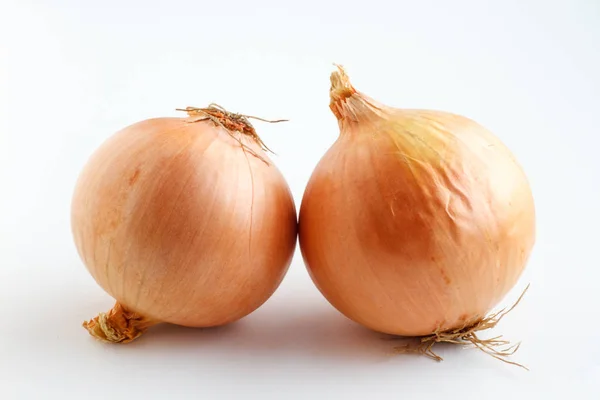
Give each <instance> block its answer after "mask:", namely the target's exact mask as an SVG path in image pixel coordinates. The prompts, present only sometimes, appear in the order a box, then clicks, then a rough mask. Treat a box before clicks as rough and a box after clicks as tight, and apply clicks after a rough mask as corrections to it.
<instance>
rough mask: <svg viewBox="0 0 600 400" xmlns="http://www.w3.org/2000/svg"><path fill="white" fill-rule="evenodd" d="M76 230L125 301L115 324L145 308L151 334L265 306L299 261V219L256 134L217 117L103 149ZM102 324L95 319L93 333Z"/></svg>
mask: <svg viewBox="0 0 600 400" xmlns="http://www.w3.org/2000/svg"><path fill="white" fill-rule="evenodd" d="M238 140H240V141H241V142H242V143H243V144H244V146H245V147H246V150H244V149H243V148H242V147H241V145H240V143H239V142H238ZM251 153H254V154H251ZM72 231H73V235H74V238H75V243H76V246H77V249H78V251H79V254H80V256H81V258H82V260H83V261H84V263H85V265H86V266H87V268H88V270H89V272H90V273H91V275H92V276H93V277H94V279H95V280H96V282H98V284H99V285H100V286H101V287H102V288H103V289H104V290H105V291H106V292H107V293H108V294H110V295H111V296H112V297H114V298H115V299H116V300H117V306H116V308H118V309H119V310H118V312H117V314H119V315H118V316H117V317H119V318H121V319H120V320H117V317H115V318H113V319H114V321H113V324H112V327H111V328H110V329H116V330H122V329H125V325H127V324H129V323H132V322H133V323H135V319H131V318H129V317H127V318H125V319H124V318H123V315H129V314H125V313H130V314H131V315H135V316H136V318H138V319H139V316H143V318H142V319H143V320H144V323H143V324H142V325H143V326H141V327H140V330H141V331H143V330H145V328H147V326H148V325H152V324H153V323H157V322H169V323H173V324H177V325H184V326H190V327H210V326H217V325H223V324H227V323H230V322H232V321H235V320H238V319H240V318H242V317H244V316H245V315H247V314H249V313H251V312H252V311H254V310H255V309H257V308H258V307H259V306H260V305H261V304H263V303H264V302H265V301H266V300H267V299H268V298H269V297H270V296H271V295H272V294H273V292H274V291H275V289H276V288H277V287H278V286H279V284H280V282H281V280H282V279H283V277H284V275H285V273H286V271H287V269H288V267H289V265H290V262H291V259H292V256H293V252H294V248H295V244H296V233H297V219H296V210H295V206H294V201H293V198H292V195H291V192H290V190H289V187H288V185H287V183H286V182H285V180H284V178H283V176H282V175H281V173H280V172H279V171H278V170H277V168H276V167H275V165H273V164H272V163H271V162H269V161H268V157H267V156H266V154H265V152H263V150H262V149H261V146H260V145H259V144H258V143H257V142H256V140H255V139H253V138H252V137H250V136H247V135H244V134H241V133H240V132H233V133H231V132H227V131H226V130H225V129H224V128H223V127H221V126H217V125H216V124H215V123H213V122H212V121H210V120H199V119H193V118H191V117H190V118H157V119H150V120H146V121H142V122H139V123H136V124H134V125H132V126H129V127H127V128H125V129H124V130H122V131H120V132H118V133H117V134H115V135H114V136H113V137H112V138H110V139H109V140H108V141H107V142H105V143H104V144H103V145H102V146H101V147H100V148H99V149H98V150H97V151H96V152H95V153H94V155H93V156H92V157H91V159H90V160H89V162H88V164H87V165H86V167H85V168H84V170H83V172H82V173H81V175H80V178H79V180H78V183H77V186H76V189H75V194H74V197H73V202H72ZM120 308H122V309H123V310H124V311H122V312H121V311H120ZM101 316H102V315H101ZM99 321H100V320H99V319H98V318H97V319H96V320H94V321H90V322H89V323H86V327H88V329H89V330H90V332H91V333H92V334H93V332H92V331H93V330H94V329H97V325H99V324H100V322H99ZM119 321H121V322H119ZM148 321H151V323H148ZM89 325H91V327H90V326H89ZM110 329H109V330H110ZM127 329H129V328H127ZM134 331H135V329H134ZM105 333H106V332H105ZM138 333H139V332H137V331H135V332H133V333H131V334H128V336H127V335H125V336H127V337H126V338H124V339H123V340H112V341H123V342H127V341H130V340H133V339H134V338H135V337H137V336H139V335H138ZM136 335H137V336H136ZM95 336H98V335H95ZM104 336H106V335H104ZM104 336H102V335H101V336H100V338H101V339H106V337H104ZM109 340H110V338H109Z"/></svg>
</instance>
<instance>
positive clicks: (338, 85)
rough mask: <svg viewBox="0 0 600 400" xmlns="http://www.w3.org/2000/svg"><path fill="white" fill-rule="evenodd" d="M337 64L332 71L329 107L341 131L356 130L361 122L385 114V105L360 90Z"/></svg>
mask: <svg viewBox="0 0 600 400" xmlns="http://www.w3.org/2000/svg"><path fill="white" fill-rule="evenodd" d="M336 66H337V68H338V69H337V71H333V72H332V73H331V89H330V90H329V97H330V102H329V108H330V109H331V111H332V112H333V114H334V115H335V117H336V118H337V119H338V123H339V125H340V129H341V132H342V133H343V132H344V131H345V130H346V129H348V128H349V129H351V130H352V131H356V129H353V128H356V127H357V126H358V125H360V124H364V123H371V122H374V121H376V120H378V119H380V118H381V117H383V116H384V113H385V111H384V108H385V107H384V106H383V105H380V104H378V103H377V102H376V101H375V100H373V99H371V98H369V97H367V96H365V95H364V94H362V93H360V92H358V91H357V90H356V89H355V88H354V86H352V83H351V82H350V78H349V77H348V74H346V71H345V70H344V68H343V67H342V66H340V65H336Z"/></svg>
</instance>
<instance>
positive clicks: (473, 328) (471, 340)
mask: <svg viewBox="0 0 600 400" xmlns="http://www.w3.org/2000/svg"><path fill="white" fill-rule="evenodd" d="M527 289H529V285H527V287H526V288H525V290H523V293H521V296H519V298H518V299H517V301H516V302H515V304H513V305H512V306H511V307H510V308H508V309H506V308H504V309H502V310H500V311H497V312H495V313H491V314H489V315H488V316H487V317H485V318H483V319H480V320H479V321H477V322H475V323H473V324H469V325H467V326H463V327H461V328H456V329H451V330H447V331H443V332H435V333H433V334H432V335H427V336H422V337H417V338H414V339H416V340H417V343H407V344H404V345H402V346H398V347H395V348H394V352H395V353H401V354H402V353H416V354H421V355H424V356H427V357H429V358H431V359H433V360H435V361H443V358H442V357H441V356H440V355H438V354H437V353H435V352H434V351H433V346H434V345H435V344H436V343H450V344H457V345H468V346H473V347H476V348H478V349H479V350H481V351H483V352H484V353H486V354H488V355H490V356H492V357H494V358H496V359H498V360H500V361H502V362H505V363H507V364H512V365H516V366H518V367H521V368H523V369H525V370H527V371H529V369H528V368H527V367H526V366H524V365H523V364H519V363H517V362H514V361H510V360H509V359H508V357H510V356H512V355H513V354H515V353H516V352H517V350H519V346H520V345H521V343H520V342H519V343H514V344H511V342H510V341H508V340H504V339H502V335H500V336H495V337H493V338H490V339H482V338H480V337H479V336H478V335H477V333H478V332H480V331H484V330H488V329H493V328H494V327H496V325H498V323H499V322H500V320H501V319H502V318H503V317H504V316H505V315H506V314H508V313H509V312H511V311H512V310H513V309H514V308H515V307H516V306H517V305H518V304H519V302H520V301H521V299H522V298H523V296H524V295H525V292H527Z"/></svg>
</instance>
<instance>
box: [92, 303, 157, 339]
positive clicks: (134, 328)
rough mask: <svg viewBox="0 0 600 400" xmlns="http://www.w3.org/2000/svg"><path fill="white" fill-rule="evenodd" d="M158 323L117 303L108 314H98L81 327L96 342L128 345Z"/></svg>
mask: <svg viewBox="0 0 600 400" xmlns="http://www.w3.org/2000/svg"><path fill="white" fill-rule="evenodd" d="M158 322H159V321H155V320H153V319H150V318H147V317H143V316H141V315H140V314H138V313H136V312H133V311H129V310H128V309H126V308H125V307H124V306H123V305H122V304H120V303H118V302H117V304H115V306H114V307H113V308H112V309H111V310H110V311H109V312H108V313H100V314H98V316H97V317H96V318H94V319H92V320H90V321H86V322H84V323H83V327H84V328H85V329H87V331H88V332H89V333H90V335H92V336H93V337H94V338H96V339H98V340H101V341H104V342H110V343H129V342H131V341H133V340H135V339H137V338H138V337H140V336H141V335H142V334H143V333H144V332H145V331H146V329H148V328H149V327H151V326H152V325H156V324H157V323H158Z"/></svg>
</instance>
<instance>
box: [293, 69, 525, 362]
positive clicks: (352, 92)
mask: <svg viewBox="0 0 600 400" xmlns="http://www.w3.org/2000/svg"><path fill="white" fill-rule="evenodd" d="M330 97H331V103H330V108H331V110H332V111H333V113H334V114H335V116H336V118H337V119H338V123H339V127H340V135H339V137H338V139H337V141H336V142H335V143H334V144H333V146H332V147H331V148H330V149H329V150H328V152H327V153H326V154H325V155H324V156H323V158H322V159H321V161H320V162H319V164H318V165H317V167H316V168H315V170H314V172H313V174H312V176H311V178H310V181H309V183H308V186H307V188H306V191H305V193H304V197H303V200H302V205H301V209H300V221H299V235H300V248H301V251H302V255H303V257H304V260H305V264H306V266H307V268H308V271H309V273H310V275H311V277H312V279H313V281H314V283H315V284H316V286H317V287H318V289H319V290H320V291H321V293H322V294H323V295H324V296H325V297H326V298H327V300H328V301H329V302H330V303H331V304H332V305H333V306H334V307H335V308H337V309H338V310H339V311H340V312H342V313H343V314H344V315H346V316H347V317H349V318H350V319H352V320H354V321H356V322H358V323H360V324H362V325H364V326H366V327H368V328H371V329H373V330H375V331H379V332H383V333H386V334H390V335H395V336H401V337H417V338H418V344H417V345H416V346H410V345H409V346H408V347H407V346H404V347H401V348H399V350H400V351H416V352H419V353H422V354H425V355H428V356H430V357H432V358H434V359H437V360H441V358H440V357H439V356H438V355H437V354H435V353H433V351H432V346H433V344H435V343H438V342H448V343H456V344H466V343H468V344H472V345H474V346H476V347H478V348H480V349H481V350H483V351H485V352H486V353H488V354H490V355H492V356H494V357H497V358H500V359H502V360H505V361H508V360H507V357H508V356H510V355H511V354H512V352H514V351H516V348H518V347H517V346H515V347H511V346H508V347H506V346H507V345H508V343H507V342H506V341H503V340H501V339H500V338H499V337H497V338H493V339H480V338H479V337H478V332H479V331H481V330H485V329H490V328H493V327H494V326H495V324H496V323H497V322H498V321H499V319H500V318H501V317H502V316H504V315H505V314H504V313H503V312H501V313H496V314H489V312H490V310H492V308H493V307H494V306H496V305H497V304H498V303H499V301H500V300H502V299H503V298H504V297H505V295H506V294H507V293H508V291H509V290H510V289H511V288H512V287H513V286H514V285H515V283H516V282H517V280H518V278H519V277H520V275H521V273H522V271H523V269H524V268H525V265H526V263H527V260H528V258H529V255H530V253H531V250H532V248H533V245H534V242H535V210H534V202H533V197H532V193H531V189H530V187H529V184H528V181H527V179H526V176H525V174H524V173H523V171H522V169H521V167H520V166H519V165H518V163H517V161H516V160H515V158H514V156H513V155H512V154H511V153H510V151H509V150H508V149H507V148H506V147H505V146H504V145H503V144H502V143H501V142H500V140H499V139H498V138H496V137H495V136H494V135H492V134H491V133H490V132H489V131H487V130H486V129H485V128H483V127H482V126H480V125H479V124H477V123H475V122H474V121H472V120H470V119H468V118H465V117H462V116H459V115H455V114H450V113H446V112H440V111H429V110H412V109H396V108H391V107H388V106H385V105H383V104H380V103H378V102H377V101H375V100H373V99H371V98H369V97H367V96H366V95H364V94H362V93H360V92H358V91H356V89H355V88H354V87H353V86H352V84H351V83H350V81H349V79H348V76H347V75H346V73H345V72H344V70H343V69H342V68H341V67H339V70H338V71H335V72H333V74H332V76H331V91H330ZM503 346H504V347H503ZM509 362H510V361H509ZM511 363H512V362H511Z"/></svg>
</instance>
